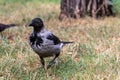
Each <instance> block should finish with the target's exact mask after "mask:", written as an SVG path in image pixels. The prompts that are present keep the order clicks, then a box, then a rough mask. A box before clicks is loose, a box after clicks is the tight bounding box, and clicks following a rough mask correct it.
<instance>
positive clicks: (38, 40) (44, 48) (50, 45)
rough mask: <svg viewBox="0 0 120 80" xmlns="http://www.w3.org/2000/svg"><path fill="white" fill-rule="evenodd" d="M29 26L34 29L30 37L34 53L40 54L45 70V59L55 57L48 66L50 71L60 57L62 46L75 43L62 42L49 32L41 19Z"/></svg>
mask: <svg viewBox="0 0 120 80" xmlns="http://www.w3.org/2000/svg"><path fill="white" fill-rule="evenodd" d="M29 26H32V27H33V31H32V33H31V34H30V35H29V38H28V39H29V40H28V41H29V44H30V46H31V48H32V49H33V51H35V52H36V53H37V54H38V56H39V58H40V61H41V64H42V66H43V68H45V61H44V58H46V57H52V56H54V58H53V59H52V60H51V61H50V62H49V64H48V66H47V69H48V68H50V67H51V65H53V64H54V63H55V59H56V58H57V57H58V56H59V55H60V52H61V48H62V46H63V45H65V44H69V43H73V42H66V41H61V40H60V39H59V38H58V37H57V36H55V35H54V34H52V33H51V32H50V31H48V30H47V29H46V28H45V26H44V23H43V21H42V19H41V18H34V19H32V21H31V22H30V24H29Z"/></svg>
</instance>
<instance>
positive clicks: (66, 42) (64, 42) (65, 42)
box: [61, 41, 74, 44]
mask: <svg viewBox="0 0 120 80" xmlns="http://www.w3.org/2000/svg"><path fill="white" fill-rule="evenodd" d="M61 43H63V44H69V43H74V42H68V41H61Z"/></svg>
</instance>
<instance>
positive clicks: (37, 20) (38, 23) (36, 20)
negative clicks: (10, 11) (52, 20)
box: [29, 18, 44, 31]
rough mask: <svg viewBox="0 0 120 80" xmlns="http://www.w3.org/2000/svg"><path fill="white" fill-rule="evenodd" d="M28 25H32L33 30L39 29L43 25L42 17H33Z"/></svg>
mask: <svg viewBox="0 0 120 80" xmlns="http://www.w3.org/2000/svg"><path fill="white" fill-rule="evenodd" d="M29 26H32V27H33V28H34V30H35V31H40V30H41V29H42V28H43V27H44V24H43V21H42V19H40V18H34V19H32V21H31V22H30V24H29Z"/></svg>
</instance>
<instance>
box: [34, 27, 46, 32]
mask: <svg viewBox="0 0 120 80" xmlns="http://www.w3.org/2000/svg"><path fill="white" fill-rule="evenodd" d="M43 29H44V27H41V28H40V27H34V32H35V33H39V32H41V31H42V30H43Z"/></svg>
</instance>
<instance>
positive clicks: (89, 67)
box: [0, 0, 120, 80]
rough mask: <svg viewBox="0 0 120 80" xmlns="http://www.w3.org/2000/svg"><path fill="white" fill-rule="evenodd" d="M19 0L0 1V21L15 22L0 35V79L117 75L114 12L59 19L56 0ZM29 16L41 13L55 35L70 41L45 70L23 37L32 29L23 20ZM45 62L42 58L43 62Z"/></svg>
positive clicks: (80, 79)
mask: <svg viewBox="0 0 120 80" xmlns="http://www.w3.org/2000/svg"><path fill="white" fill-rule="evenodd" d="M22 1H23V0H19V1H16V0H9V1H8V2H6V1H3V0H0V4H1V5H0V8H1V9H0V17H1V18H0V22H2V23H14V22H15V23H19V24H20V25H19V26H18V27H15V28H14V29H13V28H10V29H7V30H5V31H4V32H3V34H4V35H3V37H1V36H0V80H119V79H120V53H119V52H120V44H119V43H120V38H119V36H120V34H119V31H120V19H119V17H117V16H116V17H109V18H105V19H99V20H95V19H92V18H89V17H86V18H84V19H79V20H65V21H63V22H60V21H59V20H58V16H59V12H60V11H59V4H58V3H59V2H58V1H56V0H52V1H53V2H50V0H41V1H43V2H41V1H38V0H36V1H33V0H26V2H24V4H23V3H22ZM54 1H55V2H54ZM49 2H50V3H49ZM3 3H6V4H3ZM34 17H41V18H42V19H43V20H44V22H45V25H46V28H47V29H49V30H50V31H52V32H53V33H54V34H56V35H57V36H59V37H60V39H61V40H65V41H74V42H75V43H74V44H71V45H67V46H64V48H63V49H62V52H61V55H60V57H59V59H58V60H57V61H56V64H55V65H54V66H52V67H51V68H50V69H49V70H47V71H44V70H43V69H42V68H41V63H40V62H39V57H38V56H37V55H36V54H35V53H34V51H33V50H32V49H31V48H30V46H29V45H28V42H27V38H28V35H29V34H30V32H31V31H32V29H31V28H29V27H28V26H27V25H28V23H29V22H30V20H31V19H32V18H34ZM49 61H50V58H47V59H46V64H47V63H48V62H49Z"/></svg>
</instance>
